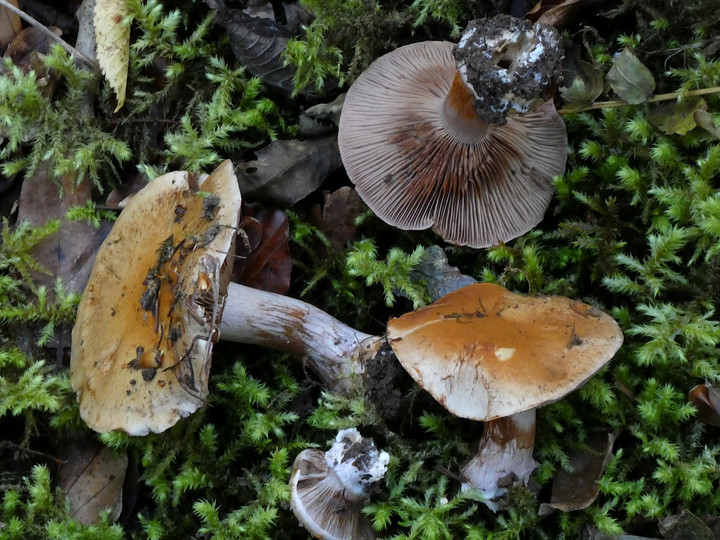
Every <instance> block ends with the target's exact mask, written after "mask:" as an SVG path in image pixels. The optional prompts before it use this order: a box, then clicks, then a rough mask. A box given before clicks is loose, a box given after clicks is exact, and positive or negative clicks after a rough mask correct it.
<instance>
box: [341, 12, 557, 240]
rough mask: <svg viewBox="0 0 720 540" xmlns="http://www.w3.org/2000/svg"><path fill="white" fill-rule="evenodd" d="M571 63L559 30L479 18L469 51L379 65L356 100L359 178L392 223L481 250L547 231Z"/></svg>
mask: <svg viewBox="0 0 720 540" xmlns="http://www.w3.org/2000/svg"><path fill="white" fill-rule="evenodd" d="M561 58H562V53H561V48H560V37H559V35H558V33H557V31H555V29H553V28H552V27H550V26H547V25H543V24H536V25H532V24H531V23H530V22H528V21H523V20H520V19H516V18H514V17H510V16H507V15H499V16H497V17H494V18H492V19H484V20H481V21H473V22H471V23H470V24H469V25H468V28H467V30H466V31H465V33H464V34H463V37H462V39H461V41H460V43H459V44H458V45H457V46H455V45H454V44H452V43H449V42H441V41H427V42H420V43H414V44H411V45H406V46H404V47H400V48H399V49H397V50H395V51H392V52H390V53H388V54H386V55H384V56H382V57H380V58H379V59H377V60H376V61H375V62H373V63H372V64H371V65H370V67H369V68H368V69H367V70H366V71H365V72H363V73H362V74H361V75H360V77H358V79H357V80H356V81H355V83H354V84H353V85H352V87H351V88H350V90H349V91H348V93H347V96H346V98H345V103H344V106H343V111H342V115H341V117H340V126H339V127H340V129H339V133H338V142H339V146H340V153H341V156H342V161H343V164H344V165H345V170H346V171H347V174H348V177H349V178H350V180H351V181H352V182H353V183H354V184H355V187H356V189H357V191H358V193H359V194H360V196H361V197H362V199H363V200H364V201H365V202H366V203H367V205H368V206H369V207H370V208H371V209H372V210H373V212H375V214H376V215H377V216H378V217H380V218H381V219H382V220H384V221H385V222H387V223H389V224H390V225H393V226H395V227H399V228H401V229H406V230H417V229H427V228H429V227H432V228H433V230H434V231H435V232H437V233H438V234H439V235H440V236H442V237H443V238H444V239H445V240H446V241H447V242H450V243H452V244H457V245H464V246H470V247H474V248H481V247H487V246H490V245H495V244H498V243H499V242H506V241H508V240H511V239H513V238H516V237H518V236H520V235H522V234H524V233H525V232H527V231H529V230H530V229H531V228H532V227H534V226H535V225H537V224H538V223H539V222H540V221H541V220H542V218H543V215H544V213H545V209H546V208H547V206H548V204H549V202H550V199H551V197H552V193H553V189H552V184H551V181H552V178H553V177H554V176H556V175H561V174H563V172H564V170H565V162H566V159H567V134H566V130H565V125H564V123H563V122H562V120H561V119H560V117H559V116H558V114H557V112H556V111H555V107H554V105H553V103H552V100H550V99H549V98H550V96H551V95H552V91H553V89H554V87H555V83H554V79H555V78H556V76H557V74H558V73H559V69H560V60H561Z"/></svg>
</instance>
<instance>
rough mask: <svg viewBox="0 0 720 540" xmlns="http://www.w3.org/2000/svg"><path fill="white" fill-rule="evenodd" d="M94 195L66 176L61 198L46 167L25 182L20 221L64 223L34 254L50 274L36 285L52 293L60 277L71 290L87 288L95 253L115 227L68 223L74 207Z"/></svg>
mask: <svg viewBox="0 0 720 540" xmlns="http://www.w3.org/2000/svg"><path fill="white" fill-rule="evenodd" d="M91 194H92V186H91V184H90V183H89V182H83V183H81V184H80V185H79V186H75V185H74V179H73V178H71V177H70V176H65V177H64V178H63V179H62V196H61V195H60V190H59V189H58V186H57V184H55V182H53V181H52V180H51V179H50V178H49V176H48V174H47V169H46V167H44V166H42V165H41V166H40V167H38V168H37V170H36V172H35V175H33V176H32V177H29V178H25V180H24V181H23V185H22V189H21V191H20V201H19V210H18V222H20V221H29V222H30V223H32V224H33V225H38V226H39V225H44V224H45V223H47V222H48V221H49V220H51V219H59V220H60V230H59V231H58V232H57V233H56V234H53V235H50V236H49V237H47V238H45V239H44V240H43V241H42V242H41V243H40V244H38V246H37V247H36V248H35V251H34V256H35V258H36V260H37V261H38V262H39V263H40V264H41V265H42V266H43V267H44V268H45V269H46V270H47V271H48V272H49V274H44V273H42V274H37V275H36V276H34V277H35V280H36V283H37V285H45V286H46V287H47V288H48V291H52V289H53V285H54V283H55V280H56V278H61V279H62V281H63V284H64V285H65V288H66V289H67V290H68V291H71V292H76V293H81V292H82V291H83V289H84V288H85V284H86V283H87V280H88V277H89V276H90V270H91V269H92V266H93V263H94V262H95V253H96V252H97V250H98V248H99V247H100V244H101V243H102V241H103V239H104V238H105V236H107V233H108V232H109V230H110V228H111V225H110V224H109V223H106V224H104V225H103V226H101V227H100V228H99V229H95V228H94V227H93V226H92V225H90V224H89V223H86V222H80V221H70V220H68V219H67V218H66V217H65V213H66V212H67V210H68V209H69V208H71V207H73V206H77V205H84V204H85V203H86V202H87V201H88V200H90V199H91Z"/></svg>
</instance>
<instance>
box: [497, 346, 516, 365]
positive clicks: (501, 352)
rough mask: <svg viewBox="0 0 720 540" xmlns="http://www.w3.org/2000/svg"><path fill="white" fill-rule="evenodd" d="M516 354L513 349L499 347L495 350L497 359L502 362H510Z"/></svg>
mask: <svg viewBox="0 0 720 540" xmlns="http://www.w3.org/2000/svg"><path fill="white" fill-rule="evenodd" d="M514 354H515V349H513V348H511V347H498V348H497V349H495V357H496V358H497V359H498V360H500V361H501V362H505V361H506V360H510V359H511V358H512V357H513V355H514Z"/></svg>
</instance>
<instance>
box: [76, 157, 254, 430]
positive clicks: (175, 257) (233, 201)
mask: <svg viewBox="0 0 720 540" xmlns="http://www.w3.org/2000/svg"><path fill="white" fill-rule="evenodd" d="M239 211H240V191H239V189H238V186H237V180H236V178H235V174H234V172H233V167H232V164H231V163H230V162H229V161H225V162H224V163H222V164H221V165H220V166H219V167H218V168H217V169H216V170H215V171H214V172H213V173H212V174H211V175H210V176H207V175H205V176H202V177H200V178H195V177H193V176H192V175H191V174H189V173H186V172H172V173H168V174H166V175H164V176H161V177H159V178H156V179H155V180H152V181H151V182H150V183H149V184H148V185H147V186H146V187H145V188H143V189H142V190H141V191H140V192H139V193H138V194H137V195H136V196H135V197H134V198H133V199H132V201H131V202H130V203H129V204H128V205H127V207H126V208H125V209H124V210H123V211H122V213H121V214H120V216H119V217H118V220H117V222H116V223H115V225H114V226H113V229H112V231H111V232H110V234H109V236H108V237H107V239H106V240H105V242H104V243H103V245H102V246H101V247H100V250H99V251H98V254H97V258H96V260H95V266H94V267H93V270H92V273H91V275H90V280H89V281H88V284H87V287H86V289H85V292H84V293H83V296H82V300H81V302H80V305H79V307H78V314H77V319H76V322H75V326H74V328H73V333H72V354H71V360H70V370H71V382H72V387H73V389H74V390H75V391H76V392H77V397H78V401H79V403H80V415H81V417H82V418H83V420H85V422H86V423H87V424H88V426H90V427H91V428H92V429H94V430H96V431H101V432H102V431H109V430H114V429H121V430H124V431H126V432H128V433H130V434H131V435H145V434H147V433H148V432H150V431H153V432H161V431H163V430H165V429H167V428H169V427H170V426H172V425H173V424H175V422H177V420H179V419H180V418H182V417H185V416H187V415H189V414H191V413H192V412H194V411H195V410H197V409H198V407H200V406H201V405H202V404H203V403H204V401H205V398H206V397H207V393H208V389H207V384H208V376H209V371H210V357H211V353H212V347H213V343H214V342H215V341H216V339H217V328H218V324H219V323H220V319H221V316H222V311H223V307H224V303H225V297H226V295H227V284H228V282H229V276H230V270H231V269H232V258H228V257H227V255H228V253H229V252H231V251H232V248H233V245H234V241H235V232H236V227H237V222H238V214H239Z"/></svg>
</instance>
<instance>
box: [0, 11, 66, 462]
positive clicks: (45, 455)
mask: <svg viewBox="0 0 720 540" xmlns="http://www.w3.org/2000/svg"><path fill="white" fill-rule="evenodd" d="M0 1H2V0H0ZM0 448H10V449H13V450H15V451H16V452H20V453H23V454H29V455H31V456H38V457H42V458H46V459H49V460H52V461H54V462H55V463H57V464H58V465H62V464H64V463H65V460H63V459H59V458H56V457H54V456H51V455H50V454H48V453H46V452H38V451H37V450H30V449H29V448H25V447H24V446H21V445H19V444H15V443H14V442H11V441H0Z"/></svg>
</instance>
